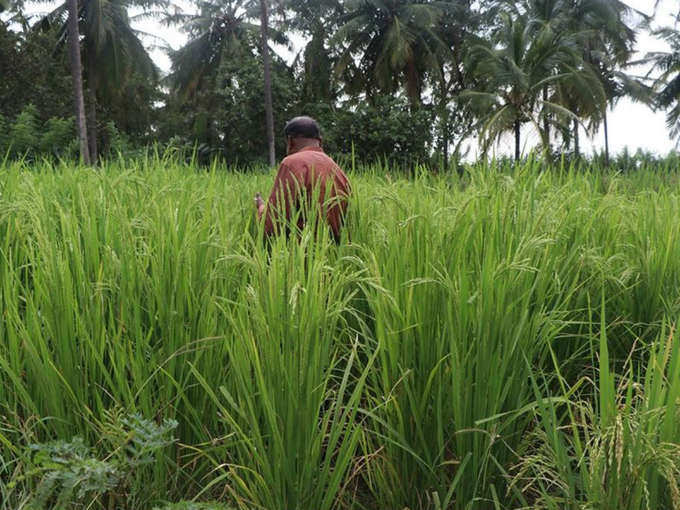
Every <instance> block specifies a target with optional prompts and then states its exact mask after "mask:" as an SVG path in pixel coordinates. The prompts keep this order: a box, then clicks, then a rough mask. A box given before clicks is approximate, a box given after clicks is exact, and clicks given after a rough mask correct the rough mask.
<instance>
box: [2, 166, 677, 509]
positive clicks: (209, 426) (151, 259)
mask: <svg viewBox="0 0 680 510" xmlns="http://www.w3.org/2000/svg"><path fill="white" fill-rule="evenodd" d="M670 170H671V169H670V168H641V169H639V170H638V172H637V173H634V174H626V175H621V174H614V173H602V172H599V171H597V169H588V168H577V167H575V166H566V167H563V168H559V169H553V170H551V171H545V169H544V168H542V167H541V164H540V163H539V162H537V161H528V162H526V163H525V164H523V165H519V166H511V165H496V166H485V165H480V166H471V167H469V168H467V171H466V173H465V175H463V176H458V175H441V176H428V175H425V174H424V173H422V172H421V173H419V174H418V175H416V176H415V177H414V178H413V179H412V180H406V179H402V178H398V179H394V178H392V177H390V176H389V173H388V169H386V168H381V167H379V166H378V167H374V168H367V169H363V170H362V171H357V172H355V173H354V175H352V176H351V178H352V181H353V188H354V195H353V197H352V201H351V206H350V212H349V217H348V218H347V225H346V228H347V232H348V234H349V235H348V239H346V240H345V241H344V242H343V243H341V244H340V245H339V246H336V245H335V244H334V243H332V242H331V241H330V240H329V239H328V238H327V237H325V236H324V235H314V233H313V232H312V231H311V230H306V231H305V232H303V233H302V234H301V235H300V236H298V237H295V236H293V237H291V239H286V238H277V239H275V240H273V241H272V242H264V240H263V239H262V229H261V226H260V225H259V224H258V223H257V222H256V221H255V218H254V214H253V213H254V211H253V210H252V196H253V195H254V193H255V192H256V191H264V190H266V189H269V188H270V186H271V182H272V175H265V174H263V173H262V174H258V173H249V174H243V173H239V172H238V171H237V170H235V169H228V168H220V167H217V166H214V167H213V168H210V169H208V170H198V169H196V168H193V167H192V166H190V165H185V164H183V163H180V162H177V161H175V160H173V159H172V158H169V157H168V158H164V157H163V156H160V155H153V156H148V157H146V158H142V159H139V160H134V161H123V160H121V161H117V162H109V163H107V164H105V165H104V166H102V167H101V168H99V169H98V170H97V171H93V170H91V169H86V168H78V167H73V166H71V165H68V164H66V163H62V164H57V165H55V164H52V163H39V164H35V165H33V166H30V167H29V166H26V165H24V164H22V163H16V164H9V163H6V164H5V166H4V167H2V168H0V310H1V313H2V320H1V321H0V415H1V416H2V417H1V419H0V496H2V500H3V503H2V504H3V505H5V507H6V508H20V507H21V505H26V504H28V503H29V502H31V501H36V500H35V496H36V494H38V493H39V492H40V490H41V489H40V487H41V485H40V483H41V482H40V480H41V478H40V477H39V476H38V477H36V476H32V475H31V473H33V471H34V468H35V464H32V463H31V462H32V460H31V459H33V457H31V454H30V452H31V451H32V450H31V445H50V444H57V443H54V441H61V442H62V443H61V444H64V442H70V441H73V438H75V437H79V438H80V440H81V441H82V444H84V445H87V451H88V455H90V456H91V457H92V458H93V459H96V460H97V461H98V462H104V463H109V464H107V465H110V463H111V462H113V460H115V459H116V458H117V457H116V456H115V455H113V456H112V453H111V452H112V451H114V452H117V451H118V450H117V449H116V448H113V449H112V444H114V443H115V441H114V440H113V439H112V438H117V439H116V441H118V443H115V444H118V445H122V446H121V448H123V449H125V448H128V447H130V446H131V445H132V444H133V443H129V442H126V441H132V438H128V440H124V439H125V438H121V437H120V436H119V435H116V434H115V433H113V431H115V430H119V429H120V427H118V428H116V427H112V426H111V425H110V424H111V423H114V422H115V423H118V422H116V421H115V420H113V421H112V418H111V417H115V416H123V415H126V416H127V415H129V416H138V417H139V420H146V422H148V423H149V424H151V423H154V424H156V426H162V424H163V423H173V424H175V423H176V428H175V429H174V430H173V432H172V435H173V437H174V438H175V439H176V441H171V442H170V441H169V442H165V443H162V444H159V445H158V449H157V450H154V451H155V454H154V455H155V456H154V461H153V462H146V463H142V464H140V465H139V466H137V467H136V469H135V473H134V476H129V477H125V490H122V491H116V490H113V489H110V488H109V489H107V490H102V491H99V490H93V491H91V492H88V494H87V496H88V497H87V502H86V503H84V501H85V500H84V499H82V498H81V499H80V500H79V499H78V498H77V497H76V496H77V491H75V494H76V496H74V497H72V498H71V501H69V502H68V503H66V502H63V504H65V505H66V504H68V505H71V506H72V507H74V508H77V507H78V505H83V506H87V507H88V508H107V507H109V506H110V505H112V504H114V503H115V505H116V507H117V508H135V509H137V508H149V509H151V508H154V507H156V508H166V507H167V508H174V507H178V508H184V507H187V508H193V507H196V508H202V507H206V508H208V507H211V508H212V506H209V505H213V506H217V507H225V508H238V509H267V510H279V509H280V510H284V509H286V510H288V509H299V510H305V509H309V508H314V509H329V510H330V509H340V508H343V509H344V508H348V509H349V508H353V509H354V508H355V509H374V508H376V509H377V508H390V509H392V508H394V509H403V508H409V509H410V510H417V509H475V510H476V509H487V508H488V509H498V508H501V509H514V508H532V507H535V506H541V507H544V508H603V509H604V508H613V507H616V505H621V504H623V503H622V502H625V504H626V505H628V506H627V508H631V509H634V508H635V509H637V508H668V507H672V505H677V501H678V498H677V496H678V493H677V487H678V481H679V480H680V476H679V474H678V473H679V471H678V466H677V463H676V461H675V460H674V459H675V457H674V456H675V454H676V451H677V449H678V448H679V447H680V438H679V437H678V436H677V430H678V421H677V420H678V407H677V406H678V395H677V388H676V386H677V385H678V384H679V383H677V382H676V381H678V380H680V375H678V374H677V369H678V366H679V365H678V363H677V361H678V360H677V359H676V358H677V355H676V353H677V352H678V351H677V348H674V347H676V346H675V338H676V335H675V333H674V331H675V330H674V325H675V323H676V318H677V317H678V316H679V312H680V256H679V255H680V248H678V247H679V246H680V226H678V225H679V224H678V222H677V217H678V213H679V212H680V187H679V185H678V179H677V178H676V177H675V176H674V174H673V173H672V172H671V171H670ZM121 413H122V414H121ZM107 424H108V425H107ZM116 455H117V454H116ZM617 455H618V456H617ZM88 458H89V457H88ZM639 465H644V466H645V468H644V470H643V471H635V468H636V466H639ZM612 466H617V469H616V470H614V469H612ZM69 469H70V468H69ZM111 483H113V482H111ZM117 487H118V486H117ZM50 497H52V498H54V497H57V496H54V494H51V495H50ZM69 497H70V496H69ZM112 498H113V499H112ZM47 501H49V498H48V500H47ZM112 501H114V503H112ZM173 505H176V506H173ZM192 505H194V506H192ZM608 505H609V506H608ZM611 505H614V506H611ZM0 508H3V507H2V506H0ZM3 510H4V508H3Z"/></svg>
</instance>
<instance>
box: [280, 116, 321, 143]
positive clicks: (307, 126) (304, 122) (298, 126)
mask: <svg viewBox="0 0 680 510" xmlns="http://www.w3.org/2000/svg"><path fill="white" fill-rule="evenodd" d="M283 134H284V135H286V137H291V138H316V139H317V140H320V139H321V129H319V124H318V123H317V122H316V121H315V120H314V119H313V118H311V117H295V118H294V119H292V120H289V121H288V123H287V124H286V127H285V128H284V129H283Z"/></svg>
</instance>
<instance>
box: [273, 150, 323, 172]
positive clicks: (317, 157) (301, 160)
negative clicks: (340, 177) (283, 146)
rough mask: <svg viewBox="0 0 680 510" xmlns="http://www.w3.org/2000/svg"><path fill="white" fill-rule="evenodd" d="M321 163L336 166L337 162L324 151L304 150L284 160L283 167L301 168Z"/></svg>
mask: <svg viewBox="0 0 680 510" xmlns="http://www.w3.org/2000/svg"><path fill="white" fill-rule="evenodd" d="M319 162H324V163H327V164H332V165H335V161H333V158H331V157H330V156H329V155H328V154H326V153H325V152H324V151H310V150H306V151H305V150H302V151H299V152H296V153H295V154H291V155H289V156H286V157H285V158H283V161H282V162H281V165H284V166H287V167H289V168H295V167H299V166H301V165H307V164H309V163H314V164H318V163H319Z"/></svg>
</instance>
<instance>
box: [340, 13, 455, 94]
mask: <svg viewBox="0 0 680 510" xmlns="http://www.w3.org/2000/svg"><path fill="white" fill-rule="evenodd" d="M452 5H453V4H451V3H449V2H427V3H426V2H423V1H414V0H348V1H347V2H346V4H345V8H346V12H347V13H346V15H345V16H343V17H342V19H341V26H340V28H339V29H338V31H337V32H336V34H335V36H334V37H333V43H334V44H336V45H338V46H339V48H340V52H341V57H340V59H339V62H338V64H337V67H336V73H337V74H338V75H339V76H343V77H344V80H345V81H346V82H347V84H348V92H350V94H355V93H357V92H359V91H360V90H361V89H364V90H365V91H366V93H367V95H368V96H369V98H370V97H371V96H372V95H373V94H374V93H375V92H383V93H393V92H395V91H396V90H397V89H398V88H399V87H400V86H401V85H403V86H404V87H405V89H406V93H407V94H408V97H409V98H410V100H411V102H412V104H417V103H418V102H419V101H420V98H421V93H422V90H423V86H424V83H425V76H426V74H427V73H428V72H429V71H432V70H433V69H436V68H437V61H438V58H439V54H440V52H441V50H442V49H443V48H445V45H444V44H443V42H442V41H441V39H440V38H439V36H438V33H437V29H438V22H439V19H440V18H441V16H442V14H443V12H444V11H445V10H446V9H448V8H450V7H451V6H452ZM355 59H358V63H356V62H355Z"/></svg>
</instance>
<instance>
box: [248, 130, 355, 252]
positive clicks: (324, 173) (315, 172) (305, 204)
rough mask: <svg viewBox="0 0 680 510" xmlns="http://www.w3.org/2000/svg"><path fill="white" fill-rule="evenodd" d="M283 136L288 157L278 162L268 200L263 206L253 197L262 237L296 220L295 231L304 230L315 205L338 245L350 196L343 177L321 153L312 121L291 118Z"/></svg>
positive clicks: (319, 138)
mask: <svg viewBox="0 0 680 510" xmlns="http://www.w3.org/2000/svg"><path fill="white" fill-rule="evenodd" d="M284 134H285V136H286V144H287V151H288V156H287V157H286V158H285V159H284V160H283V161H282V162H281V166H280V167H279V171H278V174H277V175H276V180H275V181H274V188H273V189H272V192H271V194H270V195H269V200H268V201H267V202H266V203H265V202H264V200H262V196H261V195H260V193H257V194H256V195H255V206H256V207H257V216H258V218H259V219H262V217H264V229H265V234H266V235H267V236H271V235H273V234H275V233H278V232H279V231H280V230H281V226H282V224H284V225H285V223H286V222H291V221H292V220H294V219H296V218H297V227H298V229H302V228H304V226H305V220H306V215H307V213H308V212H309V213H310V214H314V213H313V212H312V211H311V208H312V207H313V206H314V205H315V204H314V202H316V205H317V206H318V209H317V213H318V214H320V215H322V216H323V217H325V220H326V223H327V224H328V226H329V227H330V230H331V234H332V236H333V239H334V240H335V241H336V242H339V241H340V230H341V228H342V223H343V219H344V215H345V212H346V210H347V198H348V196H349V194H350V185H349V180H348V179H347V176H346V175H345V174H344V172H343V171H342V170H341V169H340V167H339V166H338V165H337V164H336V163H335V162H334V161H333V160H332V159H331V158H330V157H328V156H327V155H326V153H325V152H324V151H323V149H322V147H321V145H322V139H321V132H320V129H319V125H318V124H317V122H316V121H315V120H314V119H312V118H311V117H295V118H294V119H293V120H291V121H290V122H288V124H286V127H285V129H284ZM284 229H285V228H284Z"/></svg>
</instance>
